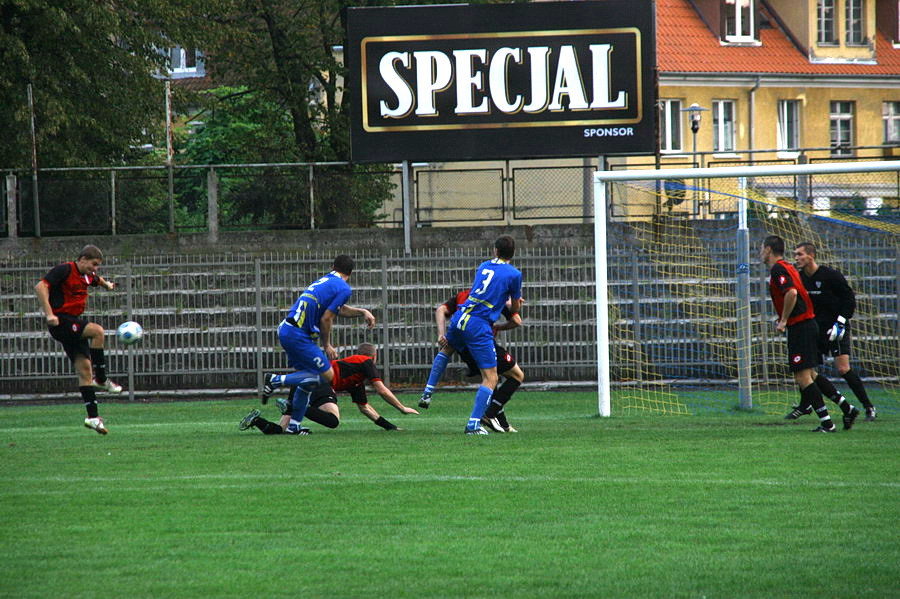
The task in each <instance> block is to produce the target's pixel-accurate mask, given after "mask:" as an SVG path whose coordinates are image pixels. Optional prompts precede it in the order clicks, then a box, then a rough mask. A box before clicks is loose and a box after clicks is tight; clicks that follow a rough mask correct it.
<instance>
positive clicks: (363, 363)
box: [238, 343, 419, 435]
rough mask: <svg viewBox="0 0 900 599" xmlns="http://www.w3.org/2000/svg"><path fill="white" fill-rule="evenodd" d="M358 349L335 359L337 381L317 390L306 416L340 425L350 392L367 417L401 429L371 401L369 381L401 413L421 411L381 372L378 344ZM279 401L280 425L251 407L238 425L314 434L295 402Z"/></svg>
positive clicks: (385, 426) (276, 432)
mask: <svg viewBox="0 0 900 599" xmlns="http://www.w3.org/2000/svg"><path fill="white" fill-rule="evenodd" d="M356 351H357V353H356V354H354V355H352V356H347V357H346V358H341V359H340V360H332V361H331V367H332V369H333V370H334V382H333V384H328V383H326V382H324V381H323V382H322V383H321V384H320V385H319V386H318V387H317V388H316V390H315V391H313V394H312V398H311V400H310V403H309V407H307V409H306V414H305V417H306V419H307V420H311V421H313V422H316V423H318V424H321V425H322V426H325V427H328V428H337V427H338V425H339V424H340V422H341V413H340V411H339V410H338V405H337V393H338V392H340V391H347V392H348V393H350V397H351V399H352V401H353V403H354V404H356V407H357V408H358V409H359V411H360V413H362V414H363V415H365V416H366V418H368V419H369V420H371V421H372V422H374V423H375V424H376V425H378V426H380V427H381V428H383V429H385V430H397V426H396V425H394V424H393V423H391V422H389V421H388V420H387V419H386V418H384V417H382V416H381V414H379V413H378V411H377V410H375V408H374V407H372V405H371V404H369V402H368V398H367V396H366V382H368V383H369V384H371V385H372V387H373V388H374V389H375V392H376V393H378V395H380V396H381V398H382V399H384V401H386V402H387V403H389V404H391V405H392V406H394V407H395V408H397V410H398V411H399V412H400V413H401V414H416V415H418V413H419V412H418V411H416V410H415V409H413V408H409V407H406V406H405V405H403V403H401V402H400V400H399V399H397V397H396V396H395V395H394V394H393V393H392V392H391V390H390V389H388V388H387V386H386V385H385V384H384V381H383V380H382V378H381V374H380V373H379V372H378V368H377V367H376V366H375V361H376V359H377V357H378V354H377V351H376V349H375V346H374V345H372V344H371V343H362V344H360V346H359V348H357V350H356ZM295 392H296V391H295V390H294V389H292V390H291V394H290V395H293V394H294V393H295ZM290 395H289V397H290ZM276 403H277V404H278V407H279V409H280V410H281V414H282V416H281V421H280V422H279V423H277V424H276V423H274V422H269V421H268V420H266V419H265V418H261V417H260V415H259V414H260V412H259V410H251V411H250V413H249V414H247V416H245V417H244V419H243V420H242V421H241V423H240V424H239V425H238V428H239V429H240V430H246V429H248V428H250V427H251V426H255V427H256V428H258V429H259V430H261V431H262V432H263V433H264V434H267V435H280V434H282V433H287V434H299V435H308V434H309V433H310V430H309V429H308V428H305V427H302V426H300V422H299V421H297V420H294V419H292V418H291V412H292V403H293V402H292V401H289V400H285V399H280V398H279V399H278V400H277V402H276Z"/></svg>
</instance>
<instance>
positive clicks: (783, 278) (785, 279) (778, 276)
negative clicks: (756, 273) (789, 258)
mask: <svg viewBox="0 0 900 599" xmlns="http://www.w3.org/2000/svg"><path fill="white" fill-rule="evenodd" d="M769 276H770V277H771V281H772V284H773V285H775V286H776V287H778V289H779V290H781V293H782V294H784V293H785V292H786V291H787V290H788V289H792V288H793V287H794V281H793V279H791V275H790V274H789V273H788V271H787V269H786V268H785V267H784V266H782V265H781V264H779V263H777V262H776V263H775V264H774V266H772V272H771V273H770V275H769Z"/></svg>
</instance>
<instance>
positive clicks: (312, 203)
mask: <svg viewBox="0 0 900 599" xmlns="http://www.w3.org/2000/svg"><path fill="white" fill-rule="evenodd" d="M315 228H316V186H315V175H314V169H313V165H311V164H310V165H309V230H310V231H312V230H313V229H315Z"/></svg>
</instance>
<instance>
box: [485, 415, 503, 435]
mask: <svg viewBox="0 0 900 599" xmlns="http://www.w3.org/2000/svg"><path fill="white" fill-rule="evenodd" d="M481 425H482V426H483V427H484V428H486V429H488V431H489V432H492V433H505V432H506V429H505V428H503V425H501V424H500V421H499V420H497V419H496V418H488V417H487V416H482V417H481Z"/></svg>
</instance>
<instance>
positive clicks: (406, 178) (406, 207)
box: [402, 160, 412, 256]
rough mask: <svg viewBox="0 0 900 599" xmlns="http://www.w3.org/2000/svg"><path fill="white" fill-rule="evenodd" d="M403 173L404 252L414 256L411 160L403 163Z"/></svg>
mask: <svg viewBox="0 0 900 599" xmlns="http://www.w3.org/2000/svg"><path fill="white" fill-rule="evenodd" d="M402 172H403V252H404V253H405V254H406V255H407V256H409V255H410V254H412V190H411V189H410V169H409V160H404V161H403V163H402Z"/></svg>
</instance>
